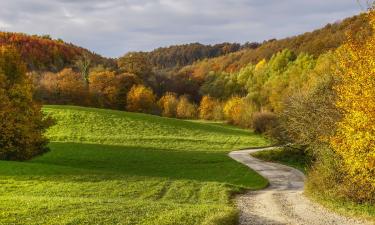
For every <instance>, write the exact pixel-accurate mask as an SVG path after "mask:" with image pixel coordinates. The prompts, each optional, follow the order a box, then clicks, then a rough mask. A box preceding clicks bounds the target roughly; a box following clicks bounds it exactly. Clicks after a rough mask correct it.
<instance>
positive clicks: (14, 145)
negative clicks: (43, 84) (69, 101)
mask: <svg viewBox="0 0 375 225" xmlns="http://www.w3.org/2000/svg"><path fill="white" fill-rule="evenodd" d="M50 124H51V120H50V119H45V118H44V116H43V113H42V111H41V106H40V105H38V104H36V103H35V102H34V100H33V86H32V81H31V80H30V79H29V78H28V77H27V76H26V66H25V64H24V63H23V62H22V60H21V57H20V55H19V54H18V52H17V51H16V50H15V49H14V48H13V47H8V46H2V47H0V160H27V159H30V158H32V157H34V156H37V155H40V154H43V153H45V152H47V151H48V147H47V143H48V142H47V139H46V138H45V137H44V136H43V133H44V131H45V130H46V129H47V128H48V127H49V125H50Z"/></svg>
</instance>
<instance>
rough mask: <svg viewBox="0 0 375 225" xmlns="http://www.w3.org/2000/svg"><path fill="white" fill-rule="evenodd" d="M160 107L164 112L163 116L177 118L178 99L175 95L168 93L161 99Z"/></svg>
mask: <svg viewBox="0 0 375 225" xmlns="http://www.w3.org/2000/svg"><path fill="white" fill-rule="evenodd" d="M158 105H159V107H160V109H161V110H162V116H165V117H176V116H177V105H178V98H177V95H176V94H175V93H171V92H167V93H166V94H165V95H164V96H163V97H161V98H160V100H159V102H158Z"/></svg>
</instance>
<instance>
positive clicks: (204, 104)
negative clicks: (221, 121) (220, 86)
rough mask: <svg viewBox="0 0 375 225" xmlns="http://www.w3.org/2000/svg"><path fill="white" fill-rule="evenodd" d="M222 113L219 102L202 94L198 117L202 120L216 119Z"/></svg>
mask: <svg viewBox="0 0 375 225" xmlns="http://www.w3.org/2000/svg"><path fill="white" fill-rule="evenodd" d="M220 114H222V107H221V103H220V102H219V101H218V100H217V99H214V98H212V97H210V96H203V98H202V100H201V102H200V105H199V118H201V119H204V120H218V118H219V117H220V116H221V115H220Z"/></svg>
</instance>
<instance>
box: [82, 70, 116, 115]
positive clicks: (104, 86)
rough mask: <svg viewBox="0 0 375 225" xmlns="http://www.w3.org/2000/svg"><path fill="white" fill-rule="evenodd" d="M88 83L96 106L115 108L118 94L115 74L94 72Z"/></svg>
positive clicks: (105, 71)
mask: <svg viewBox="0 0 375 225" xmlns="http://www.w3.org/2000/svg"><path fill="white" fill-rule="evenodd" d="M88 81H89V84H90V85H89V90H90V95H91V97H92V102H94V105H95V106H98V107H106V108H114V107H115V103H116V98H117V92H118V90H117V85H116V74H115V72H113V71H108V70H102V71H93V72H91V73H90V75H89V78H88Z"/></svg>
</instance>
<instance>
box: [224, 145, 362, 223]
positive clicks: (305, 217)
mask: <svg viewBox="0 0 375 225" xmlns="http://www.w3.org/2000/svg"><path fill="white" fill-rule="evenodd" d="M270 149H272V148H264V149H252V150H244V151H234V152H231V153H229V156H230V157H231V158H233V159H234V160H236V161H238V162H240V163H242V164H244V165H246V166H248V167H250V168H251V169H253V170H255V171H257V172H258V173H259V174H261V175H262V176H263V177H265V178H266V179H268V181H269V183H270V186H269V187H268V188H266V189H264V190H260V191H249V192H247V193H246V194H244V195H240V196H238V198H237V205H238V207H239V210H240V221H239V222H240V223H239V224H240V225H268V224H273V225H281V224H293V225H297V224H298V225H362V224H363V225H365V224H366V225H368V224H369V223H366V222H362V221H357V220H354V219H350V218H346V217H343V216H340V215H337V214H335V213H333V212H331V211H329V210H327V209H325V208H323V207H322V206H320V205H318V204H316V203H314V202H311V201H310V200H309V199H307V198H306V197H304V196H303V187H304V179H305V176H304V174H303V173H302V172H300V171H298V170H296V169H293V168H291V167H288V166H284V165H280V164H277V163H269V162H264V161H262V160H259V159H256V158H254V157H252V156H250V154H251V153H254V152H257V151H264V150H270Z"/></svg>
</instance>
